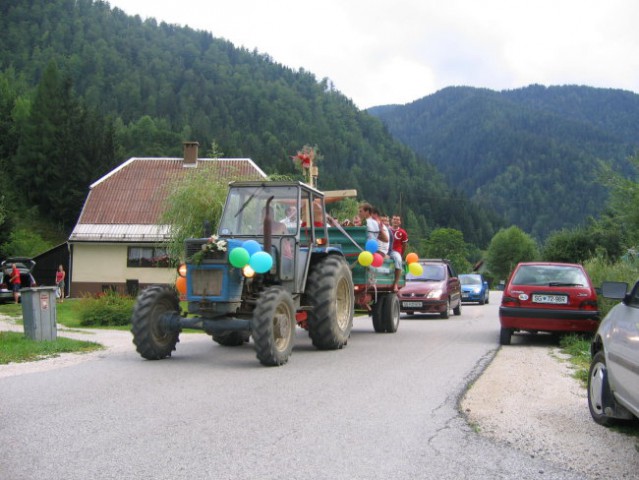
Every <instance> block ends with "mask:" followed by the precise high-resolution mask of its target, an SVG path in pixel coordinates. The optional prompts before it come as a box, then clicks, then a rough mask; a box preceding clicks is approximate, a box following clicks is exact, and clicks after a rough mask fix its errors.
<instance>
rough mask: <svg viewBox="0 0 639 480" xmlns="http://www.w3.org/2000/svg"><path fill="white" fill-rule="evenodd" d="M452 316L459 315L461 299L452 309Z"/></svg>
mask: <svg viewBox="0 0 639 480" xmlns="http://www.w3.org/2000/svg"><path fill="white" fill-rule="evenodd" d="M453 315H461V298H460V299H459V303H458V304H457V306H456V307H455V308H453Z"/></svg>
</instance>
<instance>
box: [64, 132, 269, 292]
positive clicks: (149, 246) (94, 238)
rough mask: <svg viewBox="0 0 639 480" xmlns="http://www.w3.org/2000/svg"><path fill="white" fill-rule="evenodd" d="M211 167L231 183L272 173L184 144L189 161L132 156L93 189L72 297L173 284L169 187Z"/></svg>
mask: <svg viewBox="0 0 639 480" xmlns="http://www.w3.org/2000/svg"><path fill="white" fill-rule="evenodd" d="M193 168H206V169H211V170H213V171H214V172H215V175H216V176H217V177H218V178H220V179H223V180H228V181H229V182H230V181H232V180H235V179H239V178H244V179H253V180H259V179H263V178H266V174H265V173H264V172H263V171H262V170H261V169H260V168H259V167H258V166H257V165H256V164H255V163H254V162H253V161H252V160H251V159H248V158H220V159H199V158H198V143H197V142H185V143H184V158H131V159H129V160H127V161H126V162H124V163H123V164H122V165H120V166H119V167H117V168H116V169H114V170H112V171H111V172H109V173H108V174H106V175H105V176H103V177H102V178H100V179H99V180H97V181H96V182H95V183H93V184H92V185H91V186H90V190H89V194H88V196H87V199H86V201H85V203H84V206H83V208H82V212H81V213H80V217H79V219H78V223H77V224H76V226H75V228H74V229H73V231H72V232H71V235H70V237H69V241H68V244H69V251H70V264H69V268H68V271H67V275H68V278H69V284H70V285H69V290H70V291H69V294H70V295H71V296H73V297H78V296H82V295H84V294H95V293H100V292H104V291H106V290H115V291H117V292H119V293H129V294H132V295H135V294H136V293H137V291H138V290H139V289H142V288H144V287H146V286H148V285H151V284H172V283H174V281H175V275H176V272H175V268H172V267H169V265H168V257H167V255H166V249H165V248H164V247H163V245H162V244H163V242H165V241H166V240H167V239H168V238H169V226H168V225H161V224H160V223H159V222H160V218H161V215H162V212H163V209H164V204H165V201H166V198H167V196H168V194H169V188H170V186H171V184H172V182H174V181H175V180H176V179H179V178H180V176H183V175H184V174H185V173H186V172H187V171H188V170H189V169H193Z"/></svg>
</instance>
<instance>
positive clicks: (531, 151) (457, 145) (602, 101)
mask: <svg viewBox="0 0 639 480" xmlns="http://www.w3.org/2000/svg"><path fill="white" fill-rule="evenodd" d="M368 111H369V113H371V114H372V115H374V116H376V117H378V118H380V119H381V120H382V121H383V122H384V124H385V125H386V126H387V128H388V130H389V131H390V132H391V134H392V135H393V136H394V137H395V138H397V139H398V140H401V141H402V142H403V143H405V144H406V145H407V146H409V147H410V148H412V149H413V150H414V151H415V152H416V153H417V154H418V155H419V156H420V157H423V158H427V159H428V160H429V161H431V162H432V163H434V164H435V165H436V166H437V167H438V169H439V170H440V171H441V172H443V173H444V175H445V176H446V177H447V178H448V179H449V182H450V183H451V185H453V186H457V187H459V188H460V189H462V190H463V191H464V192H465V193H466V194H467V195H469V196H470V197H471V198H472V199H473V200H474V201H475V202H477V203H479V204H481V205H484V206H486V207H487V208H491V209H493V210H494V211H496V212H499V213H501V214H503V215H504V216H505V217H506V219H507V221H508V222H509V223H512V224H515V225H518V226H520V227H521V228H522V229H524V230H525V231H527V232H529V233H531V234H533V235H534V236H535V237H537V238H540V239H543V238H544V237H545V236H547V234H548V233H550V232H551V231H553V230H558V229H561V228H562V227H570V226H574V225H576V224H578V223H580V222H582V221H583V220H584V219H585V218H586V217H587V216H589V215H597V214H598V213H599V212H600V211H601V209H602V206H603V204H604V202H605V201H606V198H607V192H606V190H605V189H604V188H603V187H602V186H601V185H600V184H599V182H598V178H597V175H598V171H599V164H600V162H604V163H606V164H609V165H611V166H612V167H613V168H614V169H616V170H618V171H627V169H628V168H629V164H628V161H627V159H628V157H629V156H630V155H633V154H634V153H635V152H636V151H637V148H638V147H639V95H636V94H634V93H631V92H627V91H621V90H609V89H597V88H590V87H580V86H557V87H543V86H538V85H531V86H529V87H527V88H522V89H517V90H510V91H502V92H495V91H491V90H486V89H478V88H469V87H451V88H446V89H443V90H441V91H439V92H437V93H435V94H433V95H430V96H427V97H424V98H422V99H420V100H416V101H415V102H412V103H410V104H407V105H391V106H380V107H374V108H371V109H369V110H368Z"/></svg>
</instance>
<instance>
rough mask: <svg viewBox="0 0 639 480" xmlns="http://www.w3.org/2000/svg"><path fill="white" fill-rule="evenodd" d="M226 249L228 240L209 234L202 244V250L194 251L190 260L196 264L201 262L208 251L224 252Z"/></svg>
mask: <svg viewBox="0 0 639 480" xmlns="http://www.w3.org/2000/svg"><path fill="white" fill-rule="evenodd" d="M227 249H228V242H227V241H226V240H224V239H220V238H219V237H218V236H217V235H211V236H210V237H209V238H208V239H207V240H206V243H203V244H202V250H201V251H199V252H196V253H194V254H193V255H192V256H191V258H190V261H191V262H192V263H194V264H196V265H199V264H200V263H202V260H203V259H204V256H205V255H206V254H207V253H208V252H226V251H227Z"/></svg>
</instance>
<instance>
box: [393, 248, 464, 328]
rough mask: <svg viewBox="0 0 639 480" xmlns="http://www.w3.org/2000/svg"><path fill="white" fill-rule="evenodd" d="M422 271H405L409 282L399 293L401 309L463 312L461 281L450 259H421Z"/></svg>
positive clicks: (403, 310) (445, 313) (404, 310)
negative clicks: (417, 272)
mask: <svg viewBox="0 0 639 480" xmlns="http://www.w3.org/2000/svg"><path fill="white" fill-rule="evenodd" d="M419 263H420V265H421V266H422V268H423V272H422V274H421V275H413V274H412V273H407V274H406V285H405V286H404V287H402V288H401V289H400V290H399V292H398V293H397V296H398V297H399V308H400V311H402V312H405V313H407V314H409V315H412V314H414V313H417V312H419V313H439V315H440V316H441V317H442V318H448V316H449V313H450V310H451V309H452V310H453V313H454V314H455V315H461V284H460V283H459V278H457V274H456V273H455V271H454V270H453V267H452V265H450V263H449V262H448V261H447V260H440V259H436V260H420V261H419Z"/></svg>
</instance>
